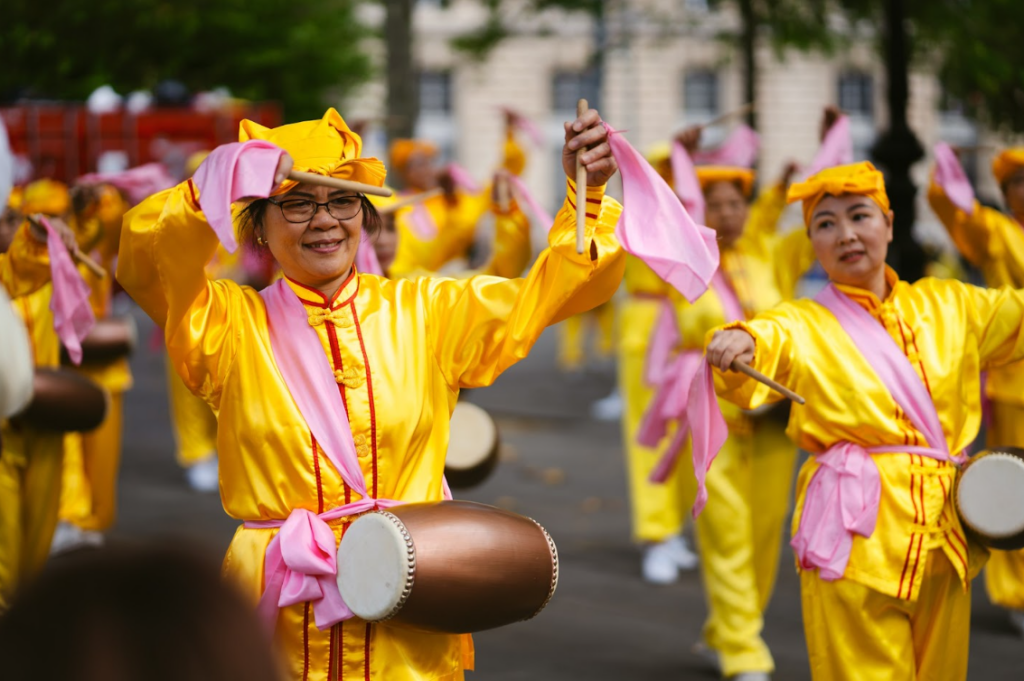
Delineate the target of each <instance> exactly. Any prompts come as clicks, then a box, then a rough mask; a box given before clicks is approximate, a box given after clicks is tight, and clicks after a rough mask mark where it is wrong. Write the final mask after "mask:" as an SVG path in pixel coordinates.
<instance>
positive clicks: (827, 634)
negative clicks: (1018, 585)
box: [800, 549, 971, 681]
mask: <svg viewBox="0 0 1024 681" xmlns="http://www.w3.org/2000/svg"><path fill="white" fill-rule="evenodd" d="M800 598H801V600H802V601H803V613H804V632H805V634H806V636H807V652H808V654H809V657H810V663H811V678H812V679H813V680H814V681H877V680H878V679H886V681H964V679H966V678H967V647H968V646H967V644H968V637H969V636H970V633H971V627H970V623H971V594H970V591H969V590H967V591H965V590H964V588H963V586H962V585H961V582H960V578H959V576H957V573H956V571H955V570H954V569H953V565H952V564H951V563H950V562H949V559H948V558H946V556H945V554H943V552H942V550H941V549H932V550H930V551H929V552H928V561H927V563H926V566H925V577H924V583H923V585H922V586H921V593H920V595H919V596H918V599H917V601H916V602H910V601H906V600H902V599H897V598H893V597H892V596H886V595H883V594H882V593H880V592H878V591H875V590H874V589H871V588H869V587H866V586H864V585H862V584H858V583H857V582H852V581H850V580H847V579H839V580H836V581H834V582H826V581H824V580H822V579H820V578H819V577H818V574H817V572H816V571H805V572H802V573H801V574H800Z"/></svg>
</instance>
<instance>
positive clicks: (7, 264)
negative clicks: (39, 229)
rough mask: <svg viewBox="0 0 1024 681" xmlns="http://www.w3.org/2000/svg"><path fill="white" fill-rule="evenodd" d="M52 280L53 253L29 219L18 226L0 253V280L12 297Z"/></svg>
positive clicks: (32, 291)
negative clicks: (36, 235)
mask: <svg viewBox="0 0 1024 681" xmlns="http://www.w3.org/2000/svg"><path fill="white" fill-rule="evenodd" d="M48 281H50V254H49V252H48V251H47V250H46V244H45V243H42V242H39V241H36V240H35V238H34V237H33V236H32V234H31V233H30V232H29V226H28V221H27V220H26V221H25V223H24V224H22V226H21V227H20V228H19V229H18V231H17V232H16V233H15V235H14V239H12V240H11V245H10V248H8V249H7V252H6V253H0V284H2V285H3V287H4V288H5V289H6V290H7V295H9V296H10V297H11V298H18V297H20V296H26V295H28V294H30V293H34V292H35V291H36V290H38V289H39V288H41V287H42V286H44V285H45V284H46V283H47V282H48Z"/></svg>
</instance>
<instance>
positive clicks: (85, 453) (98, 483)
mask: <svg viewBox="0 0 1024 681" xmlns="http://www.w3.org/2000/svg"><path fill="white" fill-rule="evenodd" d="M108 394H109V396H110V401H109V403H108V406H107V417H106V419H104V421H103V423H102V424H100V426H99V428H96V429H95V430H92V431H90V432H88V433H72V434H70V435H68V436H67V437H66V439H65V450H66V455H65V459H64V475H63V484H62V488H61V501H60V519H61V520H64V521H66V522H69V523H73V524H75V525H77V526H78V527H80V528H82V529H83V530H91V531H95V532H105V531H106V530H108V529H110V527H111V526H112V525H113V524H114V519H115V518H116V517H117V474H118V471H119V470H120V467H121V438H122V433H123V430H124V393H122V392H110V393H108Z"/></svg>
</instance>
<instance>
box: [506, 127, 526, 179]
mask: <svg viewBox="0 0 1024 681" xmlns="http://www.w3.org/2000/svg"><path fill="white" fill-rule="evenodd" d="M504 151H505V153H504V159H503V161H502V163H501V167H502V168H504V169H505V170H507V171H508V172H510V173H512V174H513V175H515V176H517V177H518V176H519V175H522V174H523V170H524V169H525V168H526V152H525V151H523V148H522V147H521V146H519V145H518V144H517V143H516V137H515V133H514V132H513V130H512V128H509V129H508V134H507V135H506V136H505V150H504Z"/></svg>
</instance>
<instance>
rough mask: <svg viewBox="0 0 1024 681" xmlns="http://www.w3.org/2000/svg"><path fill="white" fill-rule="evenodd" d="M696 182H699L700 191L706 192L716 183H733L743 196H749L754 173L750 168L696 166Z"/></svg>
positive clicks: (752, 189) (752, 185)
mask: <svg viewBox="0 0 1024 681" xmlns="http://www.w3.org/2000/svg"><path fill="white" fill-rule="evenodd" d="M696 170H697V181H698V182H700V188H701V191H707V190H708V187H710V186H711V185H713V184H715V183H716V182H735V183H737V184H739V186H740V190H741V191H742V192H743V195H744V196H750V194H751V192H753V191H754V177H755V173H754V171H753V170H751V169H750V168H740V167H738V166H736V167H734V166H697V168H696Z"/></svg>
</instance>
